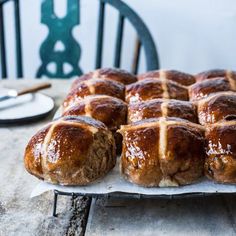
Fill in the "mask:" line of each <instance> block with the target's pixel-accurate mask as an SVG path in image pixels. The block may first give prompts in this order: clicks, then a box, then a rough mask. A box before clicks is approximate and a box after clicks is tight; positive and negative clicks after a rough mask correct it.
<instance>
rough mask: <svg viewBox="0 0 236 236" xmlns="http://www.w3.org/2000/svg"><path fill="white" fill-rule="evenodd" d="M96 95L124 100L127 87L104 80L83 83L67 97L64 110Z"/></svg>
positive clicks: (91, 80) (90, 80)
mask: <svg viewBox="0 0 236 236" xmlns="http://www.w3.org/2000/svg"><path fill="white" fill-rule="evenodd" d="M94 94H102V95H108V96H113V97H117V98H119V99H122V100H124V97H125V86H124V85H123V84H121V83H119V82H116V81H112V80H104V79H89V80H85V81H81V82H80V83H78V84H77V86H75V87H74V88H73V89H72V90H71V91H70V93H69V94H68V95H67V97H66V98H65V100H64V102H63V108H64V109H66V108H68V107H69V106H71V105H73V103H76V102H77V101H80V100H82V99H83V98H85V97H86V96H89V95H94Z"/></svg>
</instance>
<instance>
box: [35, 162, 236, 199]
mask: <svg viewBox="0 0 236 236" xmlns="http://www.w3.org/2000/svg"><path fill="white" fill-rule="evenodd" d="M50 190H58V191H63V192H69V193H94V194H107V193H112V192H124V193H136V194H145V195H178V194H183V193H234V192H236V185H227V184H217V183H214V182H213V181H209V180H207V179H206V178H204V179H202V180H201V181H200V182H198V183H195V184H192V185H187V186H181V187H168V188H144V187H140V186H137V185H135V184H132V183H129V182H127V181H126V180H124V179H123V177H122V176H121V175H120V173H119V163H118V162H117V165H116V166H115V168H114V169H113V170H112V171H111V172H110V173H109V174H108V175H107V176H105V177H104V178H102V179H100V180H98V181H97V182H94V183H93V184H91V185H88V186H83V187H79V186H76V187H70V186H69V187H68V186H60V185H53V184H49V183H46V182H43V181H41V182H40V183H39V184H38V185H37V186H36V187H35V188H34V189H33V191H32V193H31V197H35V196H38V195H40V194H42V193H44V192H47V191H50Z"/></svg>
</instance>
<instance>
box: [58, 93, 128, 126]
mask: <svg viewBox="0 0 236 236" xmlns="http://www.w3.org/2000/svg"><path fill="white" fill-rule="evenodd" d="M68 115H84V116H90V117H93V118H94V119H96V120H100V121H101V122H103V123H104V124H105V125H106V126H107V127H108V128H109V129H110V130H116V129H118V128H119V127H120V125H121V124H125V123H126V115H127V105H126V103H125V102H124V101H122V100H121V99H118V98H115V97H111V96H107V95H90V96H87V97H86V98H84V99H83V100H81V101H79V102H77V103H75V104H74V105H73V106H71V107H69V108H68V109H66V110H65V111H64V113H63V116H68Z"/></svg>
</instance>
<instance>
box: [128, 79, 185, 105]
mask: <svg viewBox="0 0 236 236" xmlns="http://www.w3.org/2000/svg"><path fill="white" fill-rule="evenodd" d="M154 98H171V99H179V100H188V91H187V89H186V88H185V87H183V86H181V85H178V84H177V83H174V82H172V81H167V80H162V79H159V80H154V79H144V80H141V81H138V82H136V83H133V84H130V85H127V86H126V101H127V103H135V102H139V101H146V100H151V99H154Z"/></svg>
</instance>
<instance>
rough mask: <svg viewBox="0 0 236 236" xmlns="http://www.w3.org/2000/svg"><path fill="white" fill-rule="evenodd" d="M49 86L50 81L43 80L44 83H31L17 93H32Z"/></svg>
mask: <svg viewBox="0 0 236 236" xmlns="http://www.w3.org/2000/svg"><path fill="white" fill-rule="evenodd" d="M50 87H51V83H48V82H44V83H40V84H36V85H33V86H31V87H28V88H24V89H22V90H20V91H18V92H17V95H18V96H19V95H23V94H26V93H34V92H37V91H39V90H42V89H46V88H50Z"/></svg>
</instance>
